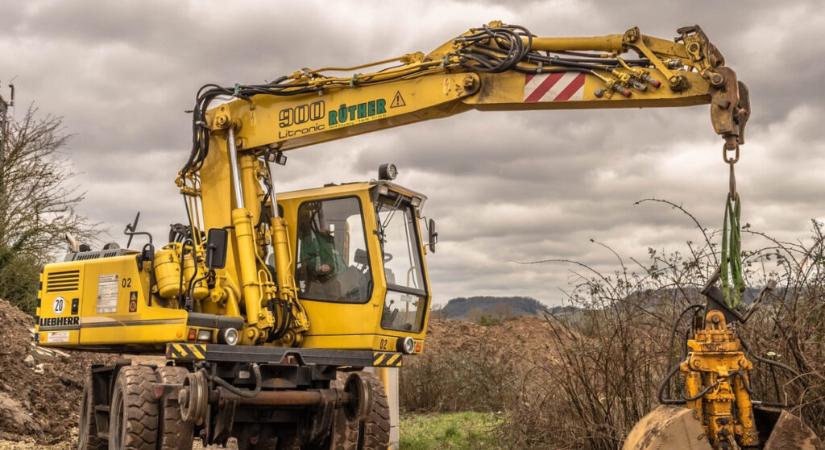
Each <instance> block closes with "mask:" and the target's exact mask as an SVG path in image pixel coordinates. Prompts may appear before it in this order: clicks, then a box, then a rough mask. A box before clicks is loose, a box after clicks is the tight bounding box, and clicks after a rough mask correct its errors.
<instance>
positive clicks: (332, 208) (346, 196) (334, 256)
mask: <svg viewBox="0 0 825 450" xmlns="http://www.w3.org/2000/svg"><path fill="white" fill-rule="evenodd" d="M425 201H426V197H425V196H424V195H422V194H419V193H417V192H414V191H411V190H409V189H406V188H404V187H402V186H399V185H397V184H395V183H392V182H390V181H384V180H382V181H371V182H368V183H348V184H341V185H328V186H325V187H322V188H318V189H308V190H301V191H295V192H287V193H280V194H279V196H278V205H279V208H280V209H282V211H283V213H282V214H283V217H284V219H285V220H286V222H287V223H289V224H295V226H292V227H290V242H294V243H295V244H294V248H293V252H294V255H293V261H295V264H294V269H295V281H296V284H297V288H298V297H299V299H300V301H301V304H302V305H303V307H304V308H305V309H306V311H307V316H308V318H309V321H310V323H312V328H311V329H310V331H309V332H308V333H307V334H306V335H305V337H304V339H305V340H304V345H305V346H307V347H312V348H347V349H372V350H379V351H404V352H405V353H413V352H420V351H421V349H422V346H423V338H424V330H425V329H426V320H427V310H428V304H429V301H430V293H429V284H428V281H427V275H426V265H425V260H424V248H425V246H424V245H423V243H424V237H423V236H422V234H421V229H422V227H421V226H420V222H421V218H422V216H421V208H422V206H423V204H424V202H425ZM427 228H430V227H427ZM330 317H336V318H337V319H338V320H335V321H331V320H329V318H330ZM407 338H409V340H407ZM405 340H406V342H407V343H406V345H407V346H410V349H411V351H405V350H404V348H403V346H404V345H405V344H404V342H405ZM408 350H409V349H408Z"/></svg>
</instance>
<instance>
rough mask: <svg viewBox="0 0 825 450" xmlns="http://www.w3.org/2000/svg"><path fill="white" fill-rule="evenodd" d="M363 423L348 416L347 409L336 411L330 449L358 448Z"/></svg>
mask: <svg viewBox="0 0 825 450" xmlns="http://www.w3.org/2000/svg"><path fill="white" fill-rule="evenodd" d="M360 427H361V423H360V422H358V421H357V420H353V419H350V418H349V417H347V413H346V411H344V410H343V408H342V409H339V410H338V411H337V412H336V413H335V418H334V419H333V424H332V433H331V434H330V443H329V449H330V450H358V434H359V430H360Z"/></svg>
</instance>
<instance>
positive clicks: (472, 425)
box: [401, 412, 503, 450]
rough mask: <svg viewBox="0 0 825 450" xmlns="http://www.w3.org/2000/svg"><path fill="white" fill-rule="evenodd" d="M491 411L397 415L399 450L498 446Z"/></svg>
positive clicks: (498, 418) (470, 449)
mask: <svg viewBox="0 0 825 450" xmlns="http://www.w3.org/2000/svg"><path fill="white" fill-rule="evenodd" d="M502 422H503V420H502V417H501V416H500V415H497V414H494V413H477V412H457V413H444V414H411V415H404V416H402V417H401V450H431V449H449V450H475V449H479V448H484V449H497V448H501V446H500V445H499V443H498V442H497V438H496V429H497V428H498V427H499V426H500V425H501V424H502Z"/></svg>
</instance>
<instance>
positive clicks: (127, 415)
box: [109, 366, 158, 450]
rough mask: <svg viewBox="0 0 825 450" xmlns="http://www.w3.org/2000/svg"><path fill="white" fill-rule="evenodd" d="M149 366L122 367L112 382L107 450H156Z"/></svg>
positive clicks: (155, 407)
mask: <svg viewBox="0 0 825 450" xmlns="http://www.w3.org/2000/svg"><path fill="white" fill-rule="evenodd" d="M155 382H157V376H156V375H155V371H154V369H153V368H151V367H148V366H125V367H123V368H121V369H120V373H119V374H118V376H117V380H116V381H115V387H114V393H113V395H112V404H111V407H112V410H111V413H110V418H109V450H156V448H157V439H158V401H157V400H156V399H155V397H154V394H153V389H152V384H153V383H155Z"/></svg>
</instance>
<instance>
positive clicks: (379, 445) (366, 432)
mask: <svg viewBox="0 0 825 450" xmlns="http://www.w3.org/2000/svg"><path fill="white" fill-rule="evenodd" d="M361 376H363V377H364V380H365V381H366V382H367V384H368V385H369V387H370V392H371V393H372V407H371V408H370V411H369V413H368V414H367V417H366V418H365V419H364V420H363V421H361V423H360V430H359V437H358V449H359V450H379V449H381V450H383V449H386V448H387V447H388V446H389V445H390V405H389V402H388V401H387V394H386V392H384V384H383V383H382V382H381V380H379V379H378V377H376V376H375V375H373V374H371V373H367V372H362V373H361Z"/></svg>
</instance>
